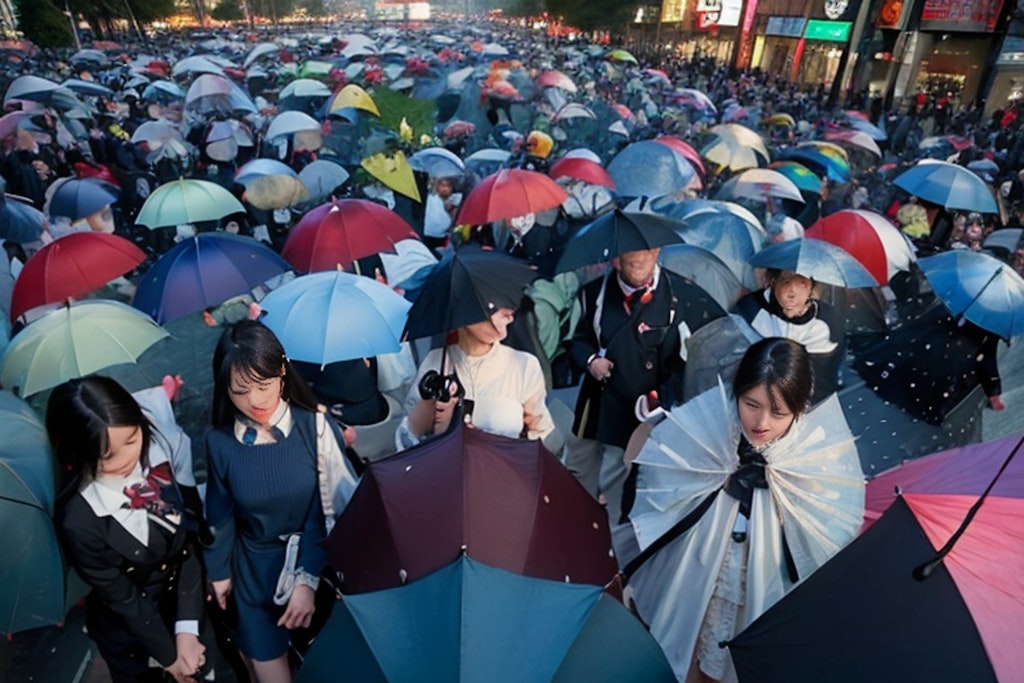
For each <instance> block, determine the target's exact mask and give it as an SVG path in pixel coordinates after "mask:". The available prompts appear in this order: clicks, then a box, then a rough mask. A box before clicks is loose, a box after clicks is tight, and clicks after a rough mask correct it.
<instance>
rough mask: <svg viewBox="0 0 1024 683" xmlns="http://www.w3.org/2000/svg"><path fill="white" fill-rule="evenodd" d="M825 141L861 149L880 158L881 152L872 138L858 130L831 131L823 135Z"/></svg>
mask: <svg viewBox="0 0 1024 683" xmlns="http://www.w3.org/2000/svg"><path fill="white" fill-rule="evenodd" d="M825 139H826V140H831V141H833V142H841V143H843V144H847V145H850V146H851V147H856V148H858V149H863V150H866V151H868V152H871V153H872V154H874V155H875V156H876V157H878V158H879V159H881V158H882V150H881V148H880V147H879V146H878V143H877V142H875V140H874V138H872V137H871V136H870V135H868V134H867V133H865V132H863V131H859V130H847V129H841V130H831V131H828V132H827V133H825Z"/></svg>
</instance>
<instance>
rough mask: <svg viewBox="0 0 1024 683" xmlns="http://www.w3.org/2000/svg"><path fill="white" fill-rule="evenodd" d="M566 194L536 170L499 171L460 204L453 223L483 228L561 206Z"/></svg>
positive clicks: (481, 183) (481, 182)
mask: <svg viewBox="0 0 1024 683" xmlns="http://www.w3.org/2000/svg"><path fill="white" fill-rule="evenodd" d="M568 196H569V195H568V193H567V192H566V191H565V190H564V189H562V188H561V186H559V185H558V184H557V183H556V182H555V181H554V180H552V179H551V178H549V177H548V176H546V175H544V174H543V173H537V172H535V171H525V170H522V169H502V170H500V171H498V172H497V173H495V174H493V175H489V176H487V177H486V178H484V179H483V180H482V181H480V183H479V184H478V185H477V186H476V187H474V188H473V190H472V191H471V192H470V193H469V194H468V195H467V196H466V198H465V199H463V201H462V205H461V206H460V207H459V213H458V216H457V217H456V219H455V220H456V223H459V224H462V225H484V224H487V223H491V222H493V221H498V220H502V219H506V218H514V217H516V216H525V215H526V214H528V213H539V212H541V211H546V210H548V209H553V208H555V207H557V206H560V205H561V204H562V202H564V201H565V200H566V199H567V198H568Z"/></svg>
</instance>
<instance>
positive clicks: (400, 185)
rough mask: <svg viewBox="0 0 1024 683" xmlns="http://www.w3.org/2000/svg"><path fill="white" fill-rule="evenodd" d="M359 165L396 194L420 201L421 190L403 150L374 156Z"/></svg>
mask: <svg viewBox="0 0 1024 683" xmlns="http://www.w3.org/2000/svg"><path fill="white" fill-rule="evenodd" d="M359 165H360V166H362V167H363V168H364V169H366V172H367V173H369V174H370V175H372V176H373V177H374V178H376V179H377V180H379V181H380V182H381V183H383V184H384V185H386V186H387V187H389V188H391V189H392V190H394V191H395V192H398V193H401V194H403V195H405V196H406V197H409V198H411V199H412V200H413V201H416V202H419V201H420V190H419V186H417V185H416V178H415V176H414V175H413V173H412V167H411V166H409V162H408V160H406V158H405V153H404V152H402V151H401V150H396V151H394V152H390V153H388V152H380V153H379V154H374V155H372V156H369V157H366V158H365V159H363V160H362V161H361V162H359Z"/></svg>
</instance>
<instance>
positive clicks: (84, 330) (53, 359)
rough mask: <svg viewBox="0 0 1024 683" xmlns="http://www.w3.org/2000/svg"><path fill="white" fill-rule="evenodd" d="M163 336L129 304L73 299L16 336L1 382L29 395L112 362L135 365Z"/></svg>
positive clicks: (1, 363)
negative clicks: (72, 301)
mask: <svg viewBox="0 0 1024 683" xmlns="http://www.w3.org/2000/svg"><path fill="white" fill-rule="evenodd" d="M166 336H167V332H165V331H164V330H163V329H161V328H160V326H159V325H157V324H156V323H155V322H153V319H152V318H150V317H149V316H146V315H144V314H142V313H140V312H139V311H137V310H136V309H134V308H132V307H131V306H127V305H125V304H121V303H117V302H115V301H106V300H102V299H96V300H91V301H76V302H74V303H71V304H69V305H68V306H66V307H64V308H61V309H60V310H57V311H54V312H52V313H50V314H48V315H46V316H44V317H42V318H40V319H39V320H36V321H35V322H33V323H31V324H30V325H28V326H27V327H25V328H24V329H22V330H21V331H20V332H19V333H18V334H16V335H15V336H14V338H13V339H12V340H11V342H10V344H8V346H7V348H6V349H5V350H4V355H3V360H2V361H0V384H3V386H4V387H7V388H9V389H14V388H18V389H19V392H20V395H21V396H31V395H32V394H35V393H38V392H40V391H44V390H46V389H50V388H52V387H55V386H57V385H58V384H60V383H61V382H65V381H67V380H69V379H75V378H78V377H84V376H85V375H89V374H92V373H94V372H99V371H100V370H103V369H104V368H107V367H110V366H112V365H117V364H119V363H134V362H135V361H136V359H138V357H139V356H140V355H141V354H142V352H143V351H145V350H146V349H148V348H149V347H150V346H152V345H153V344H155V343H156V342H158V341H160V340H161V339H163V338H164V337H166Z"/></svg>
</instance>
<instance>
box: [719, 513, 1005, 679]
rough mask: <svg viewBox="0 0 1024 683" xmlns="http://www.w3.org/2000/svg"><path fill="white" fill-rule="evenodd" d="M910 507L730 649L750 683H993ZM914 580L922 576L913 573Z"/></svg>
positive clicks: (885, 519) (968, 620) (955, 593)
mask: <svg viewBox="0 0 1024 683" xmlns="http://www.w3.org/2000/svg"><path fill="white" fill-rule="evenodd" d="M935 556H936V551H935V548H934V547H933V546H932V544H931V543H930V542H929V540H928V537H927V536H926V535H925V532H924V530H923V529H922V528H921V525H920V523H919V522H918V521H917V519H916V517H915V516H914V513H913V512H912V511H911V509H910V507H909V506H908V504H907V502H906V501H905V500H904V499H903V498H902V497H898V498H897V499H896V502H894V503H893V504H892V506H891V507H890V508H889V509H888V510H887V511H886V513H885V515H883V516H882V518H881V519H879V520H878V521H877V522H875V524H874V525H872V526H871V528H870V529H868V530H867V531H866V532H864V534H863V535H861V536H860V537H859V538H857V539H856V540H854V541H853V543H851V544H850V545H849V546H847V547H846V548H845V549H844V550H843V551H841V552H840V553H839V554H838V555H836V556H835V557H834V558H832V560H830V561H829V562H828V563H827V564H825V565H824V566H823V567H821V568H820V569H819V570H818V571H817V572H815V573H814V574H813V575H811V576H810V577H809V578H808V579H807V580H806V581H804V582H803V583H801V584H800V585H799V586H797V587H796V588H795V589H794V590H793V591H792V592H791V593H790V594H789V595H787V596H786V597H785V598H783V599H782V600H780V601H779V602H778V603H776V604H775V605H774V606H773V607H772V608H771V609H769V610H768V611H767V612H765V613H764V614H762V615H761V616H760V617H759V618H758V619H757V620H756V621H754V623H752V624H751V625H750V626H748V627H747V628H746V629H745V630H744V631H743V632H742V633H740V634H739V635H738V636H736V637H735V638H733V639H732V640H731V641H729V642H728V647H729V649H730V652H731V655H732V659H733V663H734V664H735V665H736V671H737V673H738V674H739V679H740V681H742V682H743V683H748V682H749V681H830V683H842V682H844V681H850V683H854V682H857V683H860V681H972V683H973V682H981V681H995V680H996V675H995V672H994V671H993V668H992V664H991V662H990V659H989V654H988V653H987V652H986V651H985V647H984V645H983V644H982V641H981V637H980V636H979V634H978V629H977V627H976V626H975V624H974V620H973V617H972V616H971V614H970V612H969V610H968V608H967V606H966V604H965V603H964V599H963V597H961V592H960V590H959V589H958V588H957V586H956V584H955V583H954V581H953V578H952V577H951V576H950V573H949V571H948V570H947V569H946V567H945V565H943V564H941V563H940V564H938V565H936V566H935V569H934V571H932V572H931V574H930V575H929V576H927V577H926V578H924V579H918V578H915V569H917V568H919V567H922V566H924V565H926V564H927V563H929V562H931V561H932V560H933V559H934V558H935ZM916 573H917V574H920V572H916Z"/></svg>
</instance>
